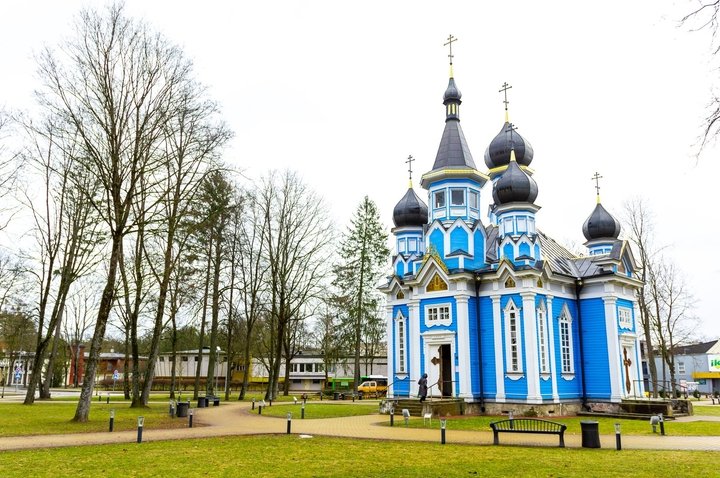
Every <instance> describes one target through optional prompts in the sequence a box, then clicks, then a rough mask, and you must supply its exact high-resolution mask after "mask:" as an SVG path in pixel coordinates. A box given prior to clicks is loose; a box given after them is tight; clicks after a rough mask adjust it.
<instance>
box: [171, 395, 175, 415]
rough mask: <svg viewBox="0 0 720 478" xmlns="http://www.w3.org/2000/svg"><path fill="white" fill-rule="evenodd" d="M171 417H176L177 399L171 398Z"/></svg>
mask: <svg viewBox="0 0 720 478" xmlns="http://www.w3.org/2000/svg"><path fill="white" fill-rule="evenodd" d="M170 418H175V401H174V400H172V399H171V400H170Z"/></svg>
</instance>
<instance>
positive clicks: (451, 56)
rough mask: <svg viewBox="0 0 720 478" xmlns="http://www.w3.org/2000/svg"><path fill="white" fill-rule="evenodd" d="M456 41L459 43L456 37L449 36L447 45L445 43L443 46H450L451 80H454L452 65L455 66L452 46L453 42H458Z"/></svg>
mask: <svg viewBox="0 0 720 478" xmlns="http://www.w3.org/2000/svg"><path fill="white" fill-rule="evenodd" d="M456 41H457V37H454V36H452V35H449V36H448V37H447V43H445V44H444V45H443V46H449V47H450V54H449V55H448V58H450V78H452V77H453V67H452V65H453V63H452V60H453V54H452V44H453V42H456Z"/></svg>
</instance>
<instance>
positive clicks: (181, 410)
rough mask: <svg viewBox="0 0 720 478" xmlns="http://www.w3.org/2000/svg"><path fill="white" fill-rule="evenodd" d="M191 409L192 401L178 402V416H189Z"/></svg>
mask: <svg viewBox="0 0 720 478" xmlns="http://www.w3.org/2000/svg"><path fill="white" fill-rule="evenodd" d="M189 409H190V402H177V416H178V418H182V417H187V416H188V410H189Z"/></svg>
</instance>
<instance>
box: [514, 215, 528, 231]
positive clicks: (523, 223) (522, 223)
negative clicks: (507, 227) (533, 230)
mask: <svg viewBox="0 0 720 478" xmlns="http://www.w3.org/2000/svg"><path fill="white" fill-rule="evenodd" d="M517 232H518V233H523V232H528V221H527V217H526V216H519V217H518V218H517Z"/></svg>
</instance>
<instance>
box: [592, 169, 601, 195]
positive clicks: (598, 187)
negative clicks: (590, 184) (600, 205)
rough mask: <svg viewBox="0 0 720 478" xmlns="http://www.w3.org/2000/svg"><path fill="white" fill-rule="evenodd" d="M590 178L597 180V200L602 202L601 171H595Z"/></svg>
mask: <svg viewBox="0 0 720 478" xmlns="http://www.w3.org/2000/svg"><path fill="white" fill-rule="evenodd" d="M590 179H592V180H593V181H595V192H596V194H597V201H598V202H600V180H601V179H602V176H600V173H598V172H597V171H595V174H594V175H593V177H592V178H590Z"/></svg>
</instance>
